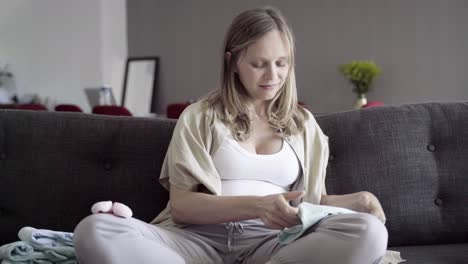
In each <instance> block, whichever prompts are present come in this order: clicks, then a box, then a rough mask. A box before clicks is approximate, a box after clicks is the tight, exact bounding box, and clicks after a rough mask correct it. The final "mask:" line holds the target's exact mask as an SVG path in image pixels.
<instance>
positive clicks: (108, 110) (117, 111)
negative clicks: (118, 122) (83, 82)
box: [92, 105, 132, 116]
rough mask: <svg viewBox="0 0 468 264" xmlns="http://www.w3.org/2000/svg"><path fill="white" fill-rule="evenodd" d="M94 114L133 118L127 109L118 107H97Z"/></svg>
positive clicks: (94, 108)
mask: <svg viewBox="0 0 468 264" xmlns="http://www.w3.org/2000/svg"><path fill="white" fill-rule="evenodd" d="M92 112H93V114H98V115H113V116H132V113H130V111H128V109H127V108H125V107H123V106H117V105H97V106H95V107H93V111H92Z"/></svg>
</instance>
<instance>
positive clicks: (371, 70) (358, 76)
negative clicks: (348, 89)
mask: <svg viewBox="0 0 468 264" xmlns="http://www.w3.org/2000/svg"><path fill="white" fill-rule="evenodd" d="M338 69H339V71H340V72H341V73H342V74H343V75H344V76H345V77H346V78H347V79H348V80H349V81H350V82H351V83H352V84H353V92H355V93H357V94H358V95H360V94H365V93H368V92H369V91H370V90H371V85H372V82H373V80H374V78H375V77H376V76H378V75H380V74H381V73H382V71H381V70H380V68H379V67H378V66H377V65H376V64H375V63H374V62H373V61H351V62H350V63H345V64H342V65H340V66H339V68H338Z"/></svg>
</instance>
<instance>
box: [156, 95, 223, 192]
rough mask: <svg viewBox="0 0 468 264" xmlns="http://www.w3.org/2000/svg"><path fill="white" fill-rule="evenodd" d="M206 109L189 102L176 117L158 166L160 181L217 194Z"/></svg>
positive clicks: (218, 190) (218, 189)
mask: <svg viewBox="0 0 468 264" xmlns="http://www.w3.org/2000/svg"><path fill="white" fill-rule="evenodd" d="M210 123H211V122H210V113H209V112H207V111H206V110H205V109H204V108H203V107H202V104H201V102H198V103H195V104H193V105H190V106H189V107H187V108H186V109H185V111H184V112H183V113H182V115H181V116H180V117H179V120H178V121H177V124H176V126H175V129H174V132H173V135H172V139H171V142H170V143H169V147H168V150H167V154H166V157H165V159H164V163H163V166H162V169H161V175H160V179H159V180H160V183H161V185H163V186H164V187H165V188H166V189H167V190H169V188H170V185H174V186H175V187H177V188H180V189H184V190H191V191H196V190H199V189H200V187H204V188H203V189H207V190H208V191H210V192H211V193H214V194H219V192H220V183H219V182H220V178H219V175H218V173H217V170H216V168H215V166H214V164H213V160H212V158H211V156H210V153H209V149H210V145H211V142H212V134H211V129H210Z"/></svg>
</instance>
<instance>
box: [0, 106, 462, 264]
mask: <svg viewBox="0 0 468 264" xmlns="http://www.w3.org/2000/svg"><path fill="white" fill-rule="evenodd" d="M316 118H317V120H318V122H319V124H320V126H321V127H322V129H323V130H324V132H325V133H326V134H327V135H328V136H329V138H330V152H331V155H330V161H329V165H328V169H327V181H326V185H327V189H328V192H329V193H330V194H345V193H351V192H356V191H361V190H367V191H370V192H372V193H374V194H375V195H376V196H377V197H378V198H379V199H380V201H381V203H382V205H383V208H384V210H385V212H386V215H387V223H386V226H387V228H388V230H389V235H390V237H389V246H390V249H395V250H398V251H401V252H402V257H403V258H404V259H406V260H407V263H408V264H419V263H424V264H435V263H459V264H461V263H468V206H467V203H468V191H467V189H468V188H467V187H468V103H425V104H413V105H403V106H384V107H375V108H368V109H362V110H357V111H348V112H340V113H333V114H327V115H320V116H317V117H316ZM174 125H175V121H174V120H169V119H150V118H135V117H111V116H99V115H90V114H80V113H63V112H62V113H58V112H32V111H16V110H0V187H1V189H0V244H4V243H9V242H12V241H16V240H18V238H17V236H16V234H17V232H18V230H19V229H20V228H21V227H23V226H33V227H37V228H46V229H52V230H63V231H70V232H71V231H72V230H73V228H74V227H75V225H76V224H77V223H78V222H79V221H80V219H82V218H83V217H85V216H86V215H88V214H89V212H90V206H91V205H92V204H93V203H94V202H96V201H100V200H113V201H121V202H124V203H126V204H128V205H129V206H130V207H131V208H132V209H133V211H134V216H135V217H137V218H140V219H142V220H146V221H150V220H152V219H153V218H154V217H155V216H156V215H157V214H158V212H159V211H161V210H162V209H163V208H164V207H165V205H166V202H167V199H168V193H167V192H166V191H165V190H164V189H163V188H162V187H161V186H160V185H159V183H158V181H157V178H158V175H159V172H160V168H161V164H162V161H163V159H164V156H165V152H166V149H167V146H168V144H169V141H170V138H171V134H172V131H173V128H174Z"/></svg>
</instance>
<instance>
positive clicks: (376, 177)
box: [317, 103, 468, 246]
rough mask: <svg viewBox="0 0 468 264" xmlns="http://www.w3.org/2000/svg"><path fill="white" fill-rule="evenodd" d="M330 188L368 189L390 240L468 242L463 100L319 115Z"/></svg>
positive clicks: (467, 132) (467, 109)
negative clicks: (326, 145)
mask: <svg viewBox="0 0 468 264" xmlns="http://www.w3.org/2000/svg"><path fill="white" fill-rule="evenodd" d="M317 121H318V123H319V124H320V126H321V127H322V129H323V131H324V132H325V134H326V135H328V137H329V140H330V162H329V165H328V167H327V179H326V187H327V191H328V193H329V194H346V193H352V192H357V191H362V190H366V191H370V192H372V193H374V194H375V195H376V196H377V197H378V198H379V199H380V201H381V203H382V206H383V208H384V211H385V213H386V216H387V223H386V226H387V228H388V230H389V233H390V236H389V245H390V246H398V245H420V244H437V243H467V242H468V207H467V206H466V201H468V192H467V191H466V186H468V162H467V161H468V103H424V104H413V105H403V106H381V107H375V108H366V109H362V110H357V111H349V112H341V113H334V114H329V115H323V116H318V117H317Z"/></svg>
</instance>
